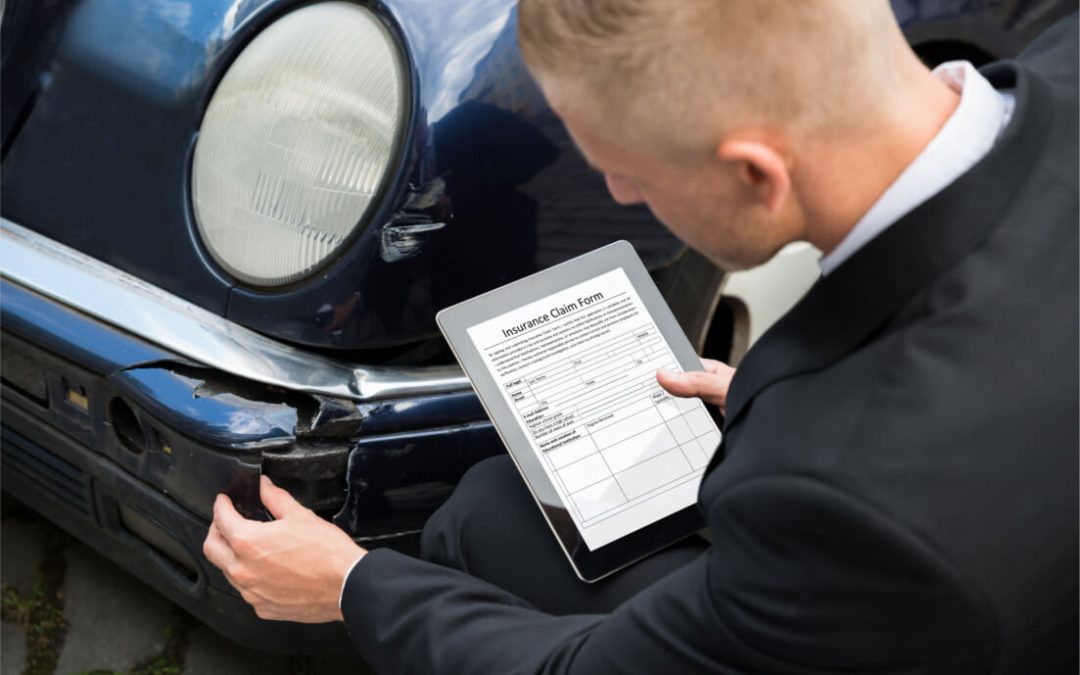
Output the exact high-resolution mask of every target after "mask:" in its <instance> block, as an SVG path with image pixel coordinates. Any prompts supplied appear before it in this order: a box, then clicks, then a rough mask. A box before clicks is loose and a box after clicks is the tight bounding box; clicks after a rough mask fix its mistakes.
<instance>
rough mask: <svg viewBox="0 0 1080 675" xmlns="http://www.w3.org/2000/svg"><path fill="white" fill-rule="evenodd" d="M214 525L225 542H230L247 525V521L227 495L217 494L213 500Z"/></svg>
mask: <svg viewBox="0 0 1080 675" xmlns="http://www.w3.org/2000/svg"><path fill="white" fill-rule="evenodd" d="M214 525H216V526H217V529H218V531H219V532H221V536H223V537H224V538H225V541H226V542H232V541H233V540H234V539H236V535H237V534H239V533H240V531H241V530H243V529H244V528H245V527H247V525H248V521H247V519H246V518H244V517H243V516H242V515H240V514H239V513H238V512H237V510H236V507H235V506H233V503H232V500H231V499H229V497H228V495H226V494H219V495H218V496H217V499H215V500H214Z"/></svg>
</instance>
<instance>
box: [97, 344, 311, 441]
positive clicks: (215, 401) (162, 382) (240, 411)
mask: <svg viewBox="0 0 1080 675" xmlns="http://www.w3.org/2000/svg"><path fill="white" fill-rule="evenodd" d="M211 377H212V375H211V374H210V373H209V372H208V371H205V370H204V369H199V368H190V367H184V366H179V365H173V366H171V367H161V366H158V367H140V368H132V369H128V370H124V371H121V372H119V373H116V374H114V375H113V376H112V378H111V379H112V380H113V381H114V382H115V383H116V385H117V386H118V387H119V388H120V389H121V390H122V391H123V392H124V393H125V394H127V395H128V396H129V397H130V398H131V399H132V401H133V402H134V403H136V404H137V405H138V406H139V407H141V408H142V409H144V410H146V411H147V412H149V413H150V414H152V415H154V416H155V417H157V418H158V419H160V420H161V421H162V422H163V423H164V424H165V425H167V426H168V427H169V428H172V429H182V430H183V432H184V433H185V434H186V435H189V436H191V437H193V438H195V439H196V440H199V441H201V442H203V443H206V444H208V445H212V446H215V447H220V448H234V449H248V450H250V449H267V448H273V447H282V446H287V445H290V444H292V443H293V442H294V441H295V440H296V427H297V411H296V408H295V407H294V406H290V405H287V404H286V403H284V402H273V401H263V400H255V399H252V398H248V397H245V396H241V395H239V394H237V393H234V392H232V391H227V390H225V389H223V388H222V386H221V384H220V383H219V382H218V383H215V382H214V381H213V380H212V379H211Z"/></svg>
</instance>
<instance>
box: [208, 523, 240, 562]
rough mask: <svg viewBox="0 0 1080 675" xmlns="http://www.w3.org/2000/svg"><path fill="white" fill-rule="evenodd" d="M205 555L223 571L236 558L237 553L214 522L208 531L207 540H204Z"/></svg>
mask: <svg viewBox="0 0 1080 675" xmlns="http://www.w3.org/2000/svg"><path fill="white" fill-rule="evenodd" d="M203 555H205V556H206V559H207V560H209V561H210V562H212V563H214V565H216V566H217V567H219V568H221V569H222V571H224V569H225V568H226V567H227V566H229V565H231V564H232V563H233V561H235V560H236V553H234V552H233V550H232V547H231V546H229V542H227V541H225V538H224V537H223V536H221V532H220V531H219V530H218V529H217V527H216V526H215V525H214V524H213V523H211V524H210V531H209V532H207V533H206V541H204V542H203Z"/></svg>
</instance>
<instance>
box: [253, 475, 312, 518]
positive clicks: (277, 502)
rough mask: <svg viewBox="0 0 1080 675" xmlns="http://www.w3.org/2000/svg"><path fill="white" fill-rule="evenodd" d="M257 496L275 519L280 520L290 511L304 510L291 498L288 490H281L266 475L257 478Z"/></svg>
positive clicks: (301, 505)
mask: <svg viewBox="0 0 1080 675" xmlns="http://www.w3.org/2000/svg"><path fill="white" fill-rule="evenodd" d="M259 497H260V498H261V499H262V503H263V505H264V506H266V510H267V511H269V512H270V515H272V516H274V518H276V519H277V520H281V519H282V518H285V517H286V516H288V515H290V514H292V513H298V512H299V511H303V510H306V508H305V507H304V505H303V504H301V503H300V502H298V501H296V500H295V499H293V496H292V495H291V494H289V492H288V490H283V489H281V488H279V487H278V486H276V485H274V482H273V481H271V480H270V479H269V478H267V477H266V476H263V477H262V478H260V479H259Z"/></svg>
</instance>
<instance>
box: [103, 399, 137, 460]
mask: <svg viewBox="0 0 1080 675" xmlns="http://www.w3.org/2000/svg"><path fill="white" fill-rule="evenodd" d="M109 421H110V422H111V423H112V427H113V430H114V431H115V432H116V437H117V438H119V439H120V444H121V445H123V446H124V447H125V448H127V449H128V450H130V451H131V452H134V453H135V454H139V453H141V452H142V451H143V450H144V449H145V448H146V439H145V437H144V436H143V432H142V427H140V426H139V420H138V419H137V418H136V417H135V413H134V411H132V409H131V406H129V405H128V404H127V403H124V401H123V400H122V399H119V398H114V399H113V400H111V401H109Z"/></svg>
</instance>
